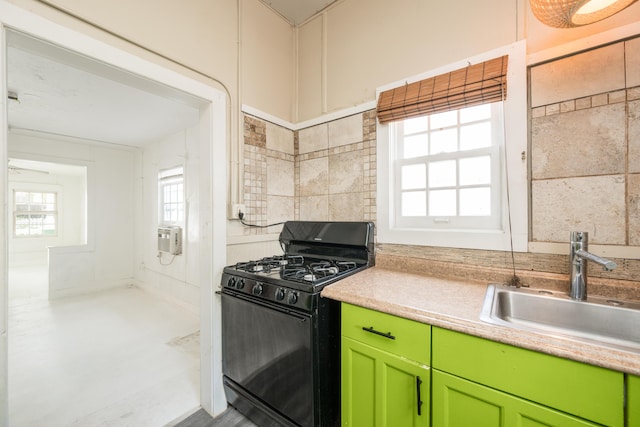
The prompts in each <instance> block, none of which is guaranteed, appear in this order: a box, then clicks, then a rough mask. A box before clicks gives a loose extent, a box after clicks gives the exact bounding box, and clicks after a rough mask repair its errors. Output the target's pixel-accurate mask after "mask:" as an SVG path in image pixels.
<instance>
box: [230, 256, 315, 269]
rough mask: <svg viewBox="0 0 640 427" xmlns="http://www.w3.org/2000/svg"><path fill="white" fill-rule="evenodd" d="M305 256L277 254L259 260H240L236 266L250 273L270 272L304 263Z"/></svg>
mask: <svg viewBox="0 0 640 427" xmlns="http://www.w3.org/2000/svg"><path fill="white" fill-rule="evenodd" d="M303 263H304V258H303V257H302V256H300V255H275V256H272V257H266V258H262V259H260V260H257V261H249V262H239V263H237V264H236V265H235V266H234V268H235V269H236V270H240V271H246V272H248V273H270V272H271V270H277V269H280V268H282V267H284V266H288V265H302V264H303Z"/></svg>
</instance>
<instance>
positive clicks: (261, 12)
mask: <svg viewBox="0 0 640 427" xmlns="http://www.w3.org/2000/svg"><path fill="white" fill-rule="evenodd" d="M240 5H241V9H242V14H241V27H242V32H241V33H242V39H241V46H242V48H241V51H242V53H241V55H242V56H241V61H240V67H241V69H242V71H241V75H242V88H241V91H242V103H243V104H246V105H249V106H251V107H253V108H257V109H258V110H260V111H264V112H266V113H268V114H271V115H273V116H276V117H278V118H280V119H283V120H286V121H289V122H290V121H292V119H293V117H292V113H293V105H294V104H293V99H294V93H293V89H294V86H293V81H294V80H293V72H294V66H293V64H294V57H293V53H294V51H293V28H292V26H291V25H290V24H289V23H288V22H287V21H285V20H284V19H283V18H281V17H280V16H279V15H276V14H275V13H273V12H272V11H271V10H270V9H269V8H268V7H266V6H265V5H264V4H263V3H261V2H259V1H257V0H240Z"/></svg>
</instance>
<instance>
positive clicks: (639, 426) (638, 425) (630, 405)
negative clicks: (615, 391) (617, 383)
mask: <svg viewBox="0 0 640 427" xmlns="http://www.w3.org/2000/svg"><path fill="white" fill-rule="evenodd" d="M627 426H628V427H640V377H636V376H634V375H627Z"/></svg>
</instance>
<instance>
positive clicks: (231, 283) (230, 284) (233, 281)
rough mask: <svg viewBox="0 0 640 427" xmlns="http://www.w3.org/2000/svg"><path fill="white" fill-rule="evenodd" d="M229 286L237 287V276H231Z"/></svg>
mask: <svg viewBox="0 0 640 427" xmlns="http://www.w3.org/2000/svg"><path fill="white" fill-rule="evenodd" d="M227 287H228V288H235V287H236V278H235V277H231V278H230V279H229V280H228V281H227Z"/></svg>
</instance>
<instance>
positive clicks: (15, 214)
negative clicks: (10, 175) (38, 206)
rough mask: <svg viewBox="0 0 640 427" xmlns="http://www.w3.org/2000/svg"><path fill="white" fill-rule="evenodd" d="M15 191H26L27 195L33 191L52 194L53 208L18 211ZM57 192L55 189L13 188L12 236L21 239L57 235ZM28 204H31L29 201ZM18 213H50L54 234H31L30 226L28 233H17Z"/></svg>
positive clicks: (58, 224)
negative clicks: (52, 219)
mask: <svg viewBox="0 0 640 427" xmlns="http://www.w3.org/2000/svg"><path fill="white" fill-rule="evenodd" d="M16 193H27V194H29V195H31V194H33V193H40V194H53V197H54V200H55V201H54V206H55V209H54V210H50V211H49V210H31V209H29V210H26V211H19V210H18V201H17V200H18V199H17V197H16ZM29 199H31V197H29ZM58 202H59V201H58V192H56V191H49V190H35V189H33V190H21V189H17V188H16V189H14V190H13V237H14V238H16V239H22V238H49V237H58V232H59V227H60V222H59V220H58ZM29 206H31V203H29ZM18 215H51V216H53V218H54V231H55V232H54V234H44V233H39V234H31V227H29V234H18V233H17V226H18ZM29 223H30V224H31V221H29Z"/></svg>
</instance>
